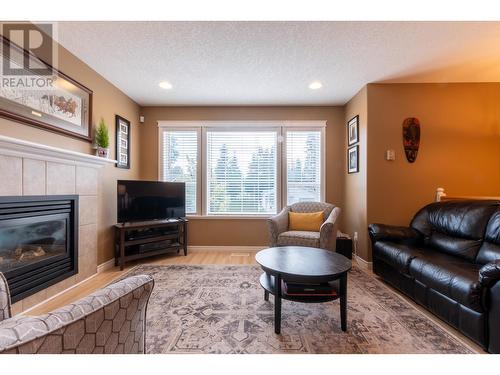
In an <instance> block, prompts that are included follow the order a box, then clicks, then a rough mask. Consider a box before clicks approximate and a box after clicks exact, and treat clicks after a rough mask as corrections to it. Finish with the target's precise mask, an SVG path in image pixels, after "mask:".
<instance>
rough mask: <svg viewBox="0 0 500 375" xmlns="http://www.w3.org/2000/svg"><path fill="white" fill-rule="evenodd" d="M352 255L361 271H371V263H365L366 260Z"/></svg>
mask: <svg viewBox="0 0 500 375" xmlns="http://www.w3.org/2000/svg"><path fill="white" fill-rule="evenodd" d="M353 255H354V260H355V261H356V263H357V264H358V265H359V266H360V267H361V268H362V269H364V270H367V271H372V270H373V262H367V261H366V260H364V259H363V258H361V257H359V256H358V255H355V254H353Z"/></svg>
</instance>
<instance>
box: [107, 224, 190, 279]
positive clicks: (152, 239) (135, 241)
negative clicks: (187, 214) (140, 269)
mask: <svg viewBox="0 0 500 375" xmlns="http://www.w3.org/2000/svg"><path fill="white" fill-rule="evenodd" d="M187 225H188V220H187V219H185V218H179V219H165V220H150V221H135V222H127V223H118V224H115V266H118V265H119V266H120V270H123V267H124V266H125V263H126V262H129V261H132V260H137V259H143V258H147V257H151V256H155V255H161V254H167V253H171V252H172V251H177V253H179V252H180V250H181V249H182V250H184V255H187V233H188V232H187Z"/></svg>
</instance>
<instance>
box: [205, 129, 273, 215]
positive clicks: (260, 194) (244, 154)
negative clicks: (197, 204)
mask: <svg viewBox="0 0 500 375" xmlns="http://www.w3.org/2000/svg"><path fill="white" fill-rule="evenodd" d="M206 144H207V153H206V157H207V161H206V162H207V185H206V191H207V207H206V210H207V214H209V215H210V214H243V215H247V214H272V213H276V211H277V151H276V149H277V131H275V130H273V131H266V130H259V131H226V130H210V129H209V130H207V133H206Z"/></svg>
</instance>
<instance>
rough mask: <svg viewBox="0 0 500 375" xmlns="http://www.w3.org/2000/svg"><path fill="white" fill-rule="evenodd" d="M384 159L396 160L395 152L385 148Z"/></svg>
mask: <svg viewBox="0 0 500 375" xmlns="http://www.w3.org/2000/svg"><path fill="white" fill-rule="evenodd" d="M385 160H389V161H393V160H396V152H395V151H394V150H387V151H386V152H385Z"/></svg>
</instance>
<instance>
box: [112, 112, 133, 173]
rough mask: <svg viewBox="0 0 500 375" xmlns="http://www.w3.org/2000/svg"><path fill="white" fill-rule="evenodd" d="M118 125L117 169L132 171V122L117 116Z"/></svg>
mask: <svg viewBox="0 0 500 375" xmlns="http://www.w3.org/2000/svg"><path fill="white" fill-rule="evenodd" d="M115 123H116V160H117V163H116V167H117V168H124V169H130V121H128V120H126V119H124V118H123V117H121V116H118V115H116V116H115Z"/></svg>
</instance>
